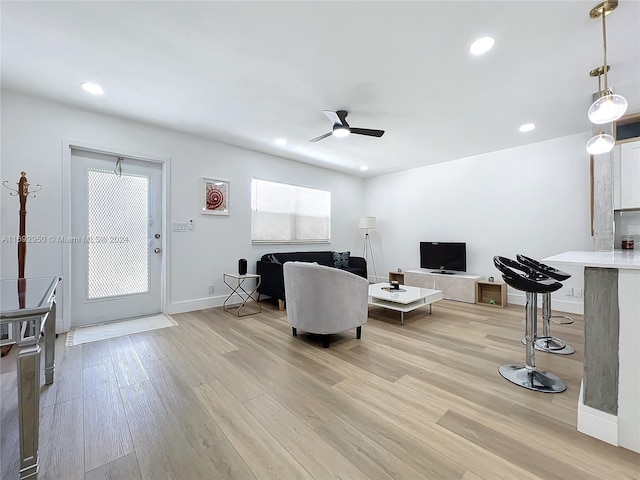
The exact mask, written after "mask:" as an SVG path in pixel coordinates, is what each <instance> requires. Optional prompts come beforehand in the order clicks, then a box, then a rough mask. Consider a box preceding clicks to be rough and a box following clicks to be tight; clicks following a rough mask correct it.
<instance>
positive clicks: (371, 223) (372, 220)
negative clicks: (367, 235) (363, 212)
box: [358, 217, 376, 228]
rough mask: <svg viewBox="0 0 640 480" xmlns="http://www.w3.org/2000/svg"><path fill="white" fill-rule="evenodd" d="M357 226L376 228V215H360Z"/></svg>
mask: <svg viewBox="0 0 640 480" xmlns="http://www.w3.org/2000/svg"><path fill="white" fill-rule="evenodd" d="M358 228H376V217H360V219H359V220H358Z"/></svg>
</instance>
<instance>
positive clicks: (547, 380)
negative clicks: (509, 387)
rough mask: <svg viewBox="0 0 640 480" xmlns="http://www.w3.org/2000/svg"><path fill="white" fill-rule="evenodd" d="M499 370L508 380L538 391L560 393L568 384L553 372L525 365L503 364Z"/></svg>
mask: <svg viewBox="0 0 640 480" xmlns="http://www.w3.org/2000/svg"><path fill="white" fill-rule="evenodd" d="M498 371H499V372H500V375H502V376H503V377H504V378H505V379H506V380H509V381H510V382H511V383H515V384H516V385H518V386H520V387H524V388H527V389H529V390H535V391H536V392H544V393H560V392H564V391H565V390H566V389H567V385H566V384H565V383H564V382H563V381H562V380H561V379H560V378H559V377H556V376H555V375H554V374H553V373H549V372H545V371H542V370H532V369H531V368H527V367H526V366H525V365H502V366H501V367H500V368H499V369H498Z"/></svg>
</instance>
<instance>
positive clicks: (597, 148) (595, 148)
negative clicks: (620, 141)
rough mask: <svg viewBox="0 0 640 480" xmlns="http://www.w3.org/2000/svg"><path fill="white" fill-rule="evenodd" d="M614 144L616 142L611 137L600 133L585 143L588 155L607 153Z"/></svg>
mask: <svg viewBox="0 0 640 480" xmlns="http://www.w3.org/2000/svg"><path fill="white" fill-rule="evenodd" d="M615 144H616V141H615V139H614V138H613V137H612V136H611V135H609V134H607V133H604V132H603V131H600V133H599V134H597V135H596V136H595V137H592V138H591V140H589V141H588V142H587V152H589V154H590V155H600V154H602V153H608V152H610V151H611V150H613V147H614V145H615Z"/></svg>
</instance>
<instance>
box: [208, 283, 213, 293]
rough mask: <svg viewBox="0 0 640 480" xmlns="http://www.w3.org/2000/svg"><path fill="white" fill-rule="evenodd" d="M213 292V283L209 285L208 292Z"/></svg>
mask: <svg viewBox="0 0 640 480" xmlns="http://www.w3.org/2000/svg"><path fill="white" fill-rule="evenodd" d="M211 293H213V285H209V294H211Z"/></svg>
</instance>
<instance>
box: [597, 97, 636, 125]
mask: <svg viewBox="0 0 640 480" xmlns="http://www.w3.org/2000/svg"><path fill="white" fill-rule="evenodd" d="M628 106H629V104H628V103H627V99H626V98H624V97H623V96H622V95H617V94H614V93H611V92H610V91H609V92H607V94H606V95H603V96H602V97H600V98H599V99H597V100H596V101H595V102H593V104H592V105H591V107H589V112H588V113H587V115H588V116H589V120H591V123H595V124H596V125H602V124H604V123H611V122H615V121H616V120H618V119H619V118H620V117H622V116H623V115H624V113H625V112H626V111H627V107H628Z"/></svg>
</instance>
